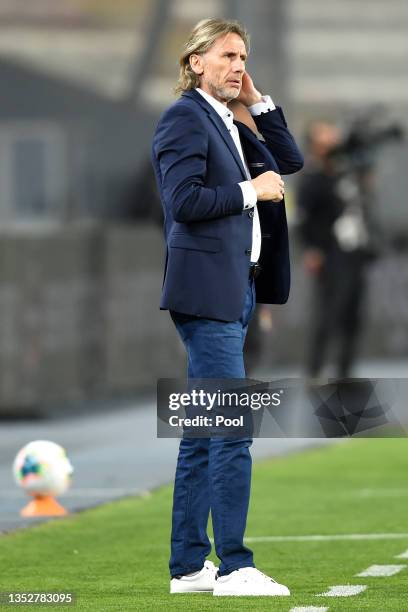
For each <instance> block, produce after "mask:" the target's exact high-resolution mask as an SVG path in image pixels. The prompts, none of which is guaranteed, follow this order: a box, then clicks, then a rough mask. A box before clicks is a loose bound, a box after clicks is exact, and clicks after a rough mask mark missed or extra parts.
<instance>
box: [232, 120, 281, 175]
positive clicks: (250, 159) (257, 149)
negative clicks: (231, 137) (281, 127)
mask: <svg viewBox="0 0 408 612" xmlns="http://www.w3.org/2000/svg"><path fill="white" fill-rule="evenodd" d="M234 123H235V124H236V126H237V128H238V131H239V138H240V140H241V145H242V150H243V151H244V154H245V158H246V161H247V164H248V169H249V172H250V173H251V176H252V177H253V178H254V177H255V176H258V175H259V174H261V173H262V172H265V171H266V170H275V171H277V168H278V166H277V164H276V161H275V159H274V158H273V156H272V154H271V153H270V151H269V150H268V149H267V147H266V146H265V144H264V143H263V142H262V140H260V139H259V138H258V136H256V134H254V132H253V131H252V130H251V129H250V128H249V127H248V126H246V125H245V124H244V123H241V122H240V121H234Z"/></svg>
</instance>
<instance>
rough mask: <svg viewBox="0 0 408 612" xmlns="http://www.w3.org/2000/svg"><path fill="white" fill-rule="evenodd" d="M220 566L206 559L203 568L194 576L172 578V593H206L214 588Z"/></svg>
mask: <svg viewBox="0 0 408 612" xmlns="http://www.w3.org/2000/svg"><path fill="white" fill-rule="evenodd" d="M217 572H218V567H215V565H214V563H213V562H212V561H205V562H204V566H203V568H202V570H200V571H199V572H198V573H197V574H194V576H181V578H172V579H171V580H170V593H206V592H208V591H213V590H214V585H215V576H216V574H217Z"/></svg>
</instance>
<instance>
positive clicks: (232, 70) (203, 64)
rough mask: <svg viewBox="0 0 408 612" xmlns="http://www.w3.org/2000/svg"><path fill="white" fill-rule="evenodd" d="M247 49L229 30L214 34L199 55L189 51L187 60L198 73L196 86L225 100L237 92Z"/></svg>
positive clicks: (236, 94) (231, 98)
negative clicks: (217, 34)
mask: <svg viewBox="0 0 408 612" xmlns="http://www.w3.org/2000/svg"><path fill="white" fill-rule="evenodd" d="M246 58H247V52H246V48H245V43H244V41H243V40H242V38H241V37H240V36H239V35H238V34H235V33H234V32H230V33H229V34H226V35H225V36H221V37H220V38H218V39H217V40H216V41H215V43H214V44H213V46H212V47H211V48H210V49H209V50H208V51H207V52H206V53H204V54H203V55H193V56H192V59H191V60H190V61H191V64H192V66H193V69H194V70H195V72H196V73H197V74H199V75H200V77H201V79H200V88H201V89H202V90H203V91H205V92H206V93H208V94H209V95H210V96H213V97H214V98H215V99H216V100H219V101H220V102H223V103H224V104H226V103H227V102H228V101H229V100H233V99H234V98H236V97H237V96H239V92H240V91H241V85H242V75H243V74H244V72H245V61H246Z"/></svg>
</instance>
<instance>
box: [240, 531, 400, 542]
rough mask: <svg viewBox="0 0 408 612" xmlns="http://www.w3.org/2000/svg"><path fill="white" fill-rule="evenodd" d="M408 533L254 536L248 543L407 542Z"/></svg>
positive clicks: (247, 539)
mask: <svg viewBox="0 0 408 612" xmlns="http://www.w3.org/2000/svg"><path fill="white" fill-rule="evenodd" d="M407 538H408V533H341V534H333V535H298V536H296V535H293V536H259V537H257V536H254V537H248V538H245V541H246V542H249V543H250V542H332V541H334V540H405V539H407Z"/></svg>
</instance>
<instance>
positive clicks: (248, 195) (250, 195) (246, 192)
mask: <svg viewBox="0 0 408 612" xmlns="http://www.w3.org/2000/svg"><path fill="white" fill-rule="evenodd" d="M238 185H239V186H240V187H241V190H242V195H243V197H244V210H248V208H253V207H254V206H255V204H256V202H257V199H258V198H257V195H256V191H255V187H254V186H253V185H252V183H251V182H250V181H243V182H242V183H238Z"/></svg>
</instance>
